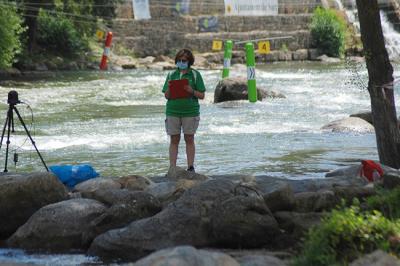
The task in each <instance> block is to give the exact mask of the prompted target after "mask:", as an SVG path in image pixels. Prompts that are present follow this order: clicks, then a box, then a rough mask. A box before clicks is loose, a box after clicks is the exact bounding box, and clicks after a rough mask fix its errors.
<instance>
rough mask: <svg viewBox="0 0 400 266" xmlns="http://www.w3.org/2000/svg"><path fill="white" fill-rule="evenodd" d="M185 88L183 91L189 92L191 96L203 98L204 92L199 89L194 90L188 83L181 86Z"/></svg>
mask: <svg viewBox="0 0 400 266" xmlns="http://www.w3.org/2000/svg"><path fill="white" fill-rule="evenodd" d="M183 88H184V89H185V91H187V92H189V93H190V94H192V97H193V96H194V97H196V98H198V99H200V100H203V99H204V92H200V91H196V90H195V89H193V88H192V87H191V86H190V85H186V86H185V87H183Z"/></svg>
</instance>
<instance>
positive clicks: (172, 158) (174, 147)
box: [169, 134, 181, 166]
mask: <svg viewBox="0 0 400 266" xmlns="http://www.w3.org/2000/svg"><path fill="white" fill-rule="evenodd" d="M180 139H181V135H180V134H179V135H171V142H170V144H169V165H170V166H176V160H177V159H178V149H179V141H180Z"/></svg>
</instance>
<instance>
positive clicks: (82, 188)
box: [74, 178, 121, 193]
mask: <svg viewBox="0 0 400 266" xmlns="http://www.w3.org/2000/svg"><path fill="white" fill-rule="evenodd" d="M111 188H121V184H120V183H119V182H118V181H116V180H115V179H112V178H93V179H89V180H86V181H84V182H82V183H79V184H77V185H76V186H75V187H74V192H81V193H83V192H91V191H95V190H98V189H111Z"/></svg>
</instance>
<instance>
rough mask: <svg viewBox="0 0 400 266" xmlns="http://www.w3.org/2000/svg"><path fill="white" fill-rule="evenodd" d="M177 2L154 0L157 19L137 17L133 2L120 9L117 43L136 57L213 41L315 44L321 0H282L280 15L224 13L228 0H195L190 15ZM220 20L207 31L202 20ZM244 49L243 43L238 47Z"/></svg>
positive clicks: (206, 47) (205, 47) (199, 47)
mask: <svg viewBox="0 0 400 266" xmlns="http://www.w3.org/2000/svg"><path fill="white" fill-rule="evenodd" d="M174 2H175V1H173V0H165V1H162V2H161V1H155V2H153V4H152V1H151V0H150V1H149V3H150V13H151V16H152V19H150V20H141V21H136V20H134V19H133V12H132V3H131V2H127V3H125V4H124V5H123V6H121V7H120V8H119V9H118V19H116V20H115V21H114V23H113V32H114V41H115V43H116V45H124V46H125V47H127V48H128V49H130V50H131V51H132V52H133V53H134V54H135V55H136V56H139V57H143V56H148V55H159V54H167V55H168V54H174V53H175V52H176V51H177V50H179V49H180V48H182V47H187V48H190V49H192V50H194V51H196V52H210V51H211V47H212V41H213V40H227V39H232V40H234V41H243V40H252V39H262V38H273V37H284V36H290V37H291V38H289V39H280V40H274V41H271V48H272V49H282V48H284V49H286V48H288V49H289V50H297V49H302V48H306V49H307V48H310V33H309V28H308V25H309V23H310V19H311V12H312V11H313V10H314V9H315V7H316V6H319V5H320V4H321V3H320V0H304V1H294V0H279V14H278V15H277V16H264V17H238V16H224V1H223V0H216V1H212V0H203V1H201V0H192V1H191V5H190V13H189V15H184V16H180V15H179V14H178V13H177V12H176V11H175V10H174V8H173V7H174V5H173V3H174ZM210 17H211V19H213V20H214V21H217V26H216V27H214V28H213V29H211V30H210V29H208V30H204V28H203V27H202V24H201V23H202V21H203V20H204V18H210ZM235 48H238V49H240V47H236V46H235Z"/></svg>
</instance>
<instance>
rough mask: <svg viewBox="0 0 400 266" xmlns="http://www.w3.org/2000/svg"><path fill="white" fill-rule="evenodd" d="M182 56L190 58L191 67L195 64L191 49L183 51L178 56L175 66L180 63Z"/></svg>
mask: <svg viewBox="0 0 400 266" xmlns="http://www.w3.org/2000/svg"><path fill="white" fill-rule="evenodd" d="M182 56H186V57H187V58H188V60H189V67H190V66H192V65H193V64H194V56H193V54H192V51H190V50H189V49H182V50H180V51H179V52H178V53H177V54H176V56H175V64H176V63H178V60H179V58H181V57H182Z"/></svg>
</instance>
